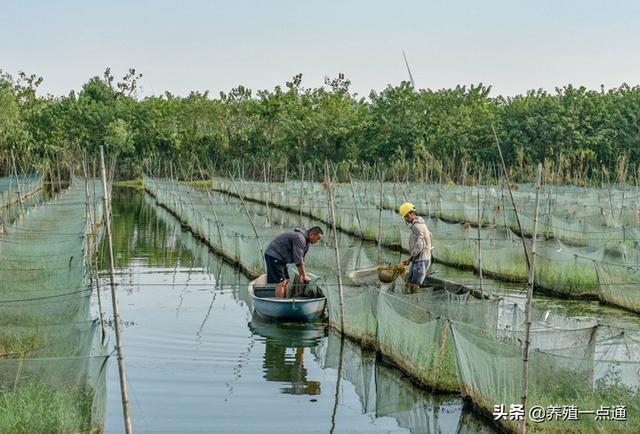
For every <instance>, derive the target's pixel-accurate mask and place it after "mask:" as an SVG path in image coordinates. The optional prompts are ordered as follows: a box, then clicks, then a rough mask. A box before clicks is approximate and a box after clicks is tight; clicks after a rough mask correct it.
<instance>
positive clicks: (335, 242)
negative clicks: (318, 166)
mask: <svg viewBox="0 0 640 434" xmlns="http://www.w3.org/2000/svg"><path fill="white" fill-rule="evenodd" d="M324 185H325V188H326V189H327V194H328V198H329V203H328V205H329V218H330V220H331V233H332V235H333V247H334V250H335V254H336V268H337V271H338V292H339V295H340V333H342V334H344V292H343V288H342V267H341V265H340V248H339V247H338V234H337V231H336V214H335V209H334V206H333V183H332V181H331V175H330V174H329V163H328V162H326V161H325V182H324Z"/></svg>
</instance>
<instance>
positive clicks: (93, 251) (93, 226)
mask: <svg viewBox="0 0 640 434" xmlns="http://www.w3.org/2000/svg"><path fill="white" fill-rule="evenodd" d="M82 170H83V172H84V194H85V205H86V209H87V217H88V219H89V224H90V225H91V243H90V245H89V250H90V252H89V266H90V267H91V276H92V279H93V281H94V282H95V284H96V295H97V296H98V312H99V314H100V331H101V332H102V339H101V341H102V345H104V343H105V341H106V339H107V332H106V330H105V328H104V310H103V308H102V294H101V291H100V278H99V277H98V267H97V264H95V263H94V261H93V258H94V255H95V254H96V253H97V252H98V243H97V242H96V239H97V238H96V237H97V236H98V225H97V224H96V221H95V218H94V215H93V210H92V208H91V205H90V203H89V198H90V194H89V179H88V177H87V160H86V156H85V159H84V160H83V161H82Z"/></svg>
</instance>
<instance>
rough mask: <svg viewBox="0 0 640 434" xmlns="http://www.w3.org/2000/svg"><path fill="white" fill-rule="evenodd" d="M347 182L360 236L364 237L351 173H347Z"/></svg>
mask: <svg viewBox="0 0 640 434" xmlns="http://www.w3.org/2000/svg"><path fill="white" fill-rule="evenodd" d="M349 184H350V185H351V197H352V198H353V206H354V207H355V209H356V219H357V220H358V228H359V229H360V238H364V231H363V230H362V222H361V221H360V212H359V211H358V201H357V200H356V191H355V189H354V188H353V179H351V174H349Z"/></svg>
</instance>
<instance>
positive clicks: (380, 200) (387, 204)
mask: <svg viewBox="0 0 640 434" xmlns="http://www.w3.org/2000/svg"><path fill="white" fill-rule="evenodd" d="M211 185H212V187H213V188H215V189H217V190H219V191H225V192H228V193H231V194H235V195H242V196H243V197H245V198H246V199H249V200H253V201H258V202H260V203H263V204H270V205H271V206H277V207H279V208H283V209H287V210H290V211H291V212H298V213H302V214H306V215H310V216H313V217H314V218H316V219H319V220H322V221H325V222H328V221H329V215H328V207H327V202H328V197H327V193H326V189H325V188H324V186H323V185H322V184H320V183H311V182H305V183H300V182H299V181H289V182H287V183H286V184H265V183H261V182H247V181H232V180H226V179H215V180H213V181H212V184H211ZM352 187H353V188H352ZM382 187H383V188H382V195H381V191H380V190H381V189H380V186H379V185H376V184H375V183H373V184H370V185H368V184H363V183H356V184H354V185H353V186H351V185H348V184H347V185H338V186H336V194H335V196H334V200H335V203H336V205H335V207H336V225H337V226H338V228H340V229H341V230H344V231H346V232H348V233H351V234H354V235H356V236H359V237H362V238H364V239H368V240H373V241H376V242H379V243H381V244H382V245H384V246H388V247H392V248H400V249H404V250H405V251H406V250H407V249H408V241H409V240H408V237H409V231H408V230H407V228H406V225H405V224H404V222H403V221H402V219H401V218H400V217H399V216H398V214H397V213H396V212H395V211H394V210H395V209H396V208H397V206H398V204H400V203H402V202H404V201H411V202H412V203H414V204H415V205H416V208H417V211H418V213H419V214H421V215H424V216H425V220H426V223H427V226H428V227H429V229H430V230H431V232H432V234H433V240H434V242H433V245H434V247H435V248H434V250H433V252H432V254H433V257H434V259H435V260H436V261H440V262H442V263H445V264H449V265H453V266H457V267H461V268H466V269H475V270H476V271H478V270H480V268H482V270H483V272H484V273H485V275H489V276H491V277H494V278H497V279H501V280H505V281H512V282H524V281H526V279H527V259H526V255H525V246H527V249H528V250H529V251H531V236H530V235H531V234H532V232H533V215H534V209H533V208H534V199H535V193H534V192H533V191H531V188H530V186H522V187H521V189H519V190H517V191H516V192H515V193H514V194H515V196H516V204H517V207H518V213H519V216H520V221H521V224H522V226H523V230H522V232H524V234H525V237H524V242H523V238H522V237H521V236H520V235H519V234H520V230H519V227H518V225H517V221H516V217H515V215H516V214H515V212H514V210H513V207H512V206H511V202H510V200H509V198H508V193H506V192H505V191H504V189H503V191H499V190H497V188H496V187H491V188H483V189H480V193H481V204H483V205H482V206H481V214H480V219H478V209H477V204H474V202H477V193H478V190H477V189H476V190H475V191H474V189H473V188H470V187H453V186H438V185H436V186H429V185H422V184H388V183H387V184H383V186H382ZM505 195H507V196H506V197H505ZM541 198H542V200H541V205H540V212H539V222H538V234H539V235H538V237H537V239H536V273H535V284H536V286H537V287H538V288H539V289H542V290H545V291H546V292H547V293H551V294H556V295H560V296H562V297H568V298H591V299H600V300H602V301H604V302H607V303H610V304H613V305H617V306H620V307H624V308H626V309H629V310H633V311H636V312H640V285H639V283H640V247H639V242H640V229H639V228H640V224H639V221H640V220H638V219H640V212H639V209H640V208H639V207H638V202H637V191H636V190H635V189H631V188H628V189H626V190H615V191H608V190H602V189H577V188H568V187H565V188H561V187H555V186H547V187H545V190H543V191H542V193H541ZM465 207H466V208H465ZM465 209H466V211H465V212H464V213H461V214H456V213H454V210H465ZM580 210H582V211H580ZM579 211H580V212H579ZM589 213H595V214H594V215H597V216H600V217H602V216H609V217H611V216H612V215H616V216H618V217H620V216H623V217H624V216H627V217H628V218H626V219H623V220H622V223H620V224H619V223H615V222H612V221H610V220H611V219H609V220H608V222H604V221H598V222H597V221H596V219H591V220H589V219H586V216H587V214H589ZM634 216H635V217H634ZM598 218H599V217H598ZM478 221H480V222H481V223H482V225H481V229H480V231H478V230H477V223H478ZM474 225H475V226H474Z"/></svg>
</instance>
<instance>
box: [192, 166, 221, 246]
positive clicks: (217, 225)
mask: <svg viewBox="0 0 640 434" xmlns="http://www.w3.org/2000/svg"><path fill="white" fill-rule="evenodd" d="M198 169H199V170H200V175H201V176H202V177H203V179H204V172H203V171H202V168H201V167H200V164H198ZM211 188H212V189H213V179H212V180H211ZM207 196H208V197H209V203H211V211H213V218H214V219H215V221H216V228H218V238H219V239H220V249H223V242H222V229H221V228H220V221H219V220H218V213H217V212H216V207H215V204H214V202H213V196H212V195H211V190H210V189H208V188H207Z"/></svg>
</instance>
